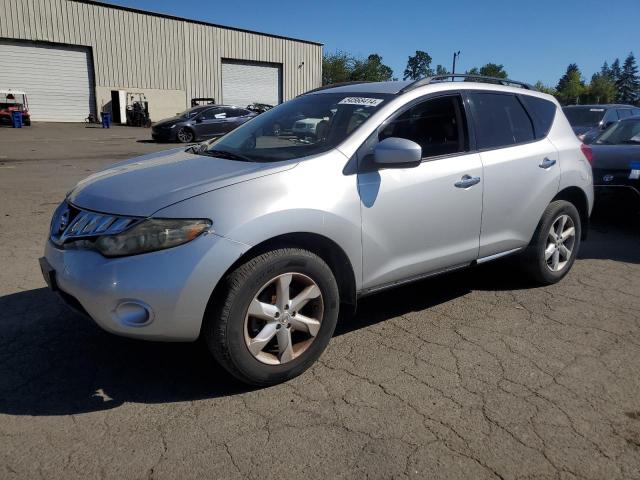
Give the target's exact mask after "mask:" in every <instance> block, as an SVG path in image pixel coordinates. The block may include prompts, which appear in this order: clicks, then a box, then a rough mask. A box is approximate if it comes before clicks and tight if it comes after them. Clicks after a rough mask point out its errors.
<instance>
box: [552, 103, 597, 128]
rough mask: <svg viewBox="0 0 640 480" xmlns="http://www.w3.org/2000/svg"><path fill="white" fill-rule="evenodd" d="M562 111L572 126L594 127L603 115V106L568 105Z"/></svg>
mask: <svg viewBox="0 0 640 480" xmlns="http://www.w3.org/2000/svg"><path fill="white" fill-rule="evenodd" d="M562 111H563V112H564V114H565V115H566V116H567V119H568V120H569V123H570V124H571V126H572V127H595V126H596V125H598V124H599V123H600V121H601V120H602V117H604V114H605V109H604V108H593V107H568V108H563V109H562Z"/></svg>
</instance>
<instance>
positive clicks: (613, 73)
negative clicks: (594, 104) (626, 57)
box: [609, 58, 622, 83]
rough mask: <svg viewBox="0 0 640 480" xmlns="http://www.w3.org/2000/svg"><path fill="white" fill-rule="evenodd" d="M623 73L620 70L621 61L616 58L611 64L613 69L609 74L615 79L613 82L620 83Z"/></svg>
mask: <svg viewBox="0 0 640 480" xmlns="http://www.w3.org/2000/svg"><path fill="white" fill-rule="evenodd" d="M621 73H622V70H621V69H620V60H618V59H617V58H616V59H615V60H614V61H613V63H612V64H611V68H610V69H609V74H610V76H611V78H612V79H613V81H614V82H616V83H618V80H619V79H620V74H621Z"/></svg>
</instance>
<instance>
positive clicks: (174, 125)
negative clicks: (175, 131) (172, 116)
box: [169, 123, 178, 128]
mask: <svg viewBox="0 0 640 480" xmlns="http://www.w3.org/2000/svg"><path fill="white" fill-rule="evenodd" d="M177 126H178V124H177V123H174V124H173V125H171V126H170V127H169V128H176V127H177Z"/></svg>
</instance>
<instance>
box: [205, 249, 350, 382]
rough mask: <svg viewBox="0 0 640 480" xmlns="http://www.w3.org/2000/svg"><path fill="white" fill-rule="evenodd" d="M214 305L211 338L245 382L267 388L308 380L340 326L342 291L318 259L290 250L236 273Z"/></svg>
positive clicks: (208, 322) (208, 326)
mask: <svg viewBox="0 0 640 480" xmlns="http://www.w3.org/2000/svg"><path fill="white" fill-rule="evenodd" d="M220 288H221V290H220V291H218V292H216V295H214V297H213V298H212V302H211V307H210V308H209V309H208V311H207V314H206V317H205V321H204V326H203V336H204V339H205V341H206V343H207V346H208V347H209V350H210V351H211V353H212V354H213V356H214V357H215V359H216V360H217V361H218V363H219V364H220V365H221V366H222V367H224V368H225V369H226V370H227V371H228V372H229V373H231V374H232V375H233V376H235V377H236V378H238V379H239V380H240V381H242V382H244V383H247V384H251V385H256V386H267V385H274V384H277V383H281V382H284V381H287V380H289V379H291V378H294V377H296V376H298V375H300V374H301V373H303V372H304V371H305V370H306V369H307V368H309V367H310V366H311V365H312V364H313V363H314V362H315V361H316V360H317V359H318V358H319V357H320V355H321V354H322V352H323V351H324V349H325V348H326V346H327V344H328V343H329V340H330V339H331V336H332V335H333V331H334V329H335V326H336V322H337V319H338V310H339V305H340V299H339V293H338V286H337V284H336V280H335V278H334V276H333V273H332V271H331V269H330V268H329V266H328V265H327V264H326V263H325V262H324V261H323V260H322V259H321V258H320V257H318V256H317V255H315V254H313V253H311V252H309V251H306V250H302V249H298V248H283V249H278V250H273V251H269V252H266V253H263V254H261V255H258V256H256V257H254V258H252V259H251V260H248V261H247V262H245V263H244V264H242V265H240V266H239V267H238V268H237V269H235V270H234V271H233V272H231V273H230V274H229V275H227V277H226V278H225V279H224V280H223V284H222V285H221V286H220Z"/></svg>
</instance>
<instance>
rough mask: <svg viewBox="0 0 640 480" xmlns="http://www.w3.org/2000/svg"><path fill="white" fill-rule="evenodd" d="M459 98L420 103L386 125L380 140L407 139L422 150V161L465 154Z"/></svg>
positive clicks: (380, 133) (380, 134) (445, 98)
mask: <svg viewBox="0 0 640 480" xmlns="http://www.w3.org/2000/svg"><path fill="white" fill-rule="evenodd" d="M465 130H466V129H465V124H464V119H463V117H462V104H461V101H460V97H459V96H457V95H456V96H446V97H441V98H435V99H431V100H426V101H424V102H421V103H418V104H416V105H414V106H412V107H411V108H409V109H408V110H406V111H405V112H404V113H402V114H401V115H400V116H398V117H396V118H395V119H393V120H392V121H391V122H389V123H388V124H386V125H384V126H383V127H382V129H381V130H380V132H379V134H378V140H384V139H385V138H389V137H400V138H406V139H408V140H412V141H414V142H416V143H417V144H418V145H420V146H421V147H422V158H426V157H435V156H439V155H449V154H452V153H457V152H463V151H465V150H467V148H466V141H465V137H466V132H465Z"/></svg>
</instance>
